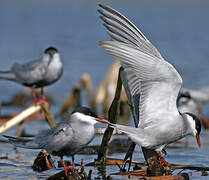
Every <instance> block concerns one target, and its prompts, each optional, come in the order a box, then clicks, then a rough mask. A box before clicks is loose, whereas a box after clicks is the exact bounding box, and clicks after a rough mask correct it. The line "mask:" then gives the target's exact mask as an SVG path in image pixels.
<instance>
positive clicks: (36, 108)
mask: <svg viewBox="0 0 209 180" xmlns="http://www.w3.org/2000/svg"><path fill="white" fill-rule="evenodd" d="M40 109H41V106H40V105H37V106H35V105H32V106H30V107H29V108H27V109H26V110H24V111H22V112H21V113H20V114H18V115H17V116H15V117H14V118H12V119H10V120H9V121H7V122H5V123H4V124H3V125H1V126H0V134H2V133H4V132H6V131H7V130H9V129H10V128H12V127H13V126H15V125H17V124H19V123H20V122H21V121H23V120H25V119H26V118H27V117H28V116H30V115H31V114H33V113H35V112H37V111H39V110H40Z"/></svg>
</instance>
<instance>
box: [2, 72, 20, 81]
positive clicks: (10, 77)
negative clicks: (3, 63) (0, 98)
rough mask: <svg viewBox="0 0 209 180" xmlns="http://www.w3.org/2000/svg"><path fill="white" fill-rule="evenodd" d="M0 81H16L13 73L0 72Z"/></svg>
mask: <svg viewBox="0 0 209 180" xmlns="http://www.w3.org/2000/svg"><path fill="white" fill-rule="evenodd" d="M0 79H4V80H9V81H17V80H16V77H15V75H14V73H12V72H11V71H0Z"/></svg>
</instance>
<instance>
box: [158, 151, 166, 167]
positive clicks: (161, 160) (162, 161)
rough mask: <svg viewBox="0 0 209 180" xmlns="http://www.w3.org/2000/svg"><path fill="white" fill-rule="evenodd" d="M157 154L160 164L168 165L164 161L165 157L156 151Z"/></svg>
mask: <svg viewBox="0 0 209 180" xmlns="http://www.w3.org/2000/svg"><path fill="white" fill-rule="evenodd" d="M158 156H159V158H160V162H161V164H162V165H165V166H168V167H169V165H168V162H167V161H165V159H164V158H163V157H162V156H161V153H160V152H158Z"/></svg>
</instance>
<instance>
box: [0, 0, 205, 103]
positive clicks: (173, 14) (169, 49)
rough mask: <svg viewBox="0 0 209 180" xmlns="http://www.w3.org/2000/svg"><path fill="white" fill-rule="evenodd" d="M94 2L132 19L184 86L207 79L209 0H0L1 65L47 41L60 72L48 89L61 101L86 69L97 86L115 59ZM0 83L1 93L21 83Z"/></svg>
mask: <svg viewBox="0 0 209 180" xmlns="http://www.w3.org/2000/svg"><path fill="white" fill-rule="evenodd" d="M98 3H104V4H106V5H110V6H111V7H113V8H115V9H117V10H118V11H120V12H121V13H123V14H124V15H126V16H127V17H128V18H129V19H130V20H131V21H132V22H134V23H135V24H136V26H137V27H139V28H140V29H141V30H142V32H143V33H144V34H145V35H146V37H147V38H148V39H149V40H150V41H151V42H152V43H153V44H154V45H155V46H156V47H157V49H158V50H159V51H160V52H161V54H162V56H163V57H164V58H165V59H166V60H168V61H169V62H170V63H172V64H173V65H174V66H175V67H176V69H177V70H178V71H179V73H180V74H181V76H182V77H183V80H184V84H183V86H184V87H189V88H199V87H203V86H207V85H209V70H208V68H209V59H208V57H209V36H208V32H209V23H208V18H209V3H206V2H202V3H201V1H200V2H199V3H195V2H190V1H185V2H182V3H180V2H178V1H177V2H170V3H168V1H153V2H152V1H148V2H144V1H128V2H127V1H115V2H111V1H89V2H88V3H87V2H85V1H23V0H20V1H18V2H16V1H1V2H0V69H2V70H6V69H9V68H10V67H11V65H12V64H13V63H14V62H20V63H25V62H28V61H30V60H33V59H36V58H39V57H41V56H42V54H43V52H44V50H45V49H46V48H47V47H48V46H55V47H57V49H58V50H59V52H60V53H61V56H62V59H63V62H64V65H65V66H64V74H63V76H62V78H61V79H60V80H59V81H58V82H57V83H55V84H54V85H52V86H50V87H49V88H48V90H49V91H51V92H53V93H55V94H56V96H58V97H59V99H60V102H62V101H63V100H64V98H66V96H67V94H68V92H69V90H70V89H71V88H72V86H73V85H75V83H77V82H78V80H79V79H80V75H81V74H82V73H84V72H87V73H89V74H90V76H91V78H92V81H93V86H94V89H95V90H96V89H97V87H98V85H99V83H100V82H101V81H102V79H103V78H104V75H105V74H106V72H107V70H108V68H109V66H110V65H111V63H112V62H113V57H112V56H110V55H108V54H107V53H106V52H105V51H104V50H103V49H102V48H100V47H99V46H98V41H100V40H108V39H109V37H108V35H107V34H106V30H105V28H104V27H103V24H102V21H101V20H100V18H99V14H98V12H97V9H98V6H97V5H98ZM0 86H1V87H3V88H0V95H1V96H0V98H1V99H6V98H8V96H11V95H12V94H14V93H15V92H17V91H21V89H22V88H23V87H22V86H21V85H18V84H16V83H13V82H7V81H0Z"/></svg>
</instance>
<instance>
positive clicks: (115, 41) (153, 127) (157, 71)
mask: <svg viewBox="0 0 209 180" xmlns="http://www.w3.org/2000/svg"><path fill="white" fill-rule="evenodd" d="M99 6H100V7H101V8H102V9H99V10H98V11H99V13H100V14H101V15H102V16H101V19H102V20H103V21H104V26H105V27H106V28H107V30H108V34H109V35H110V37H111V39H112V41H101V42H99V45H100V46H101V47H103V48H104V49H105V50H106V51H108V52H109V53H110V54H112V55H113V56H115V57H116V58H117V59H119V60H120V63H121V65H122V67H123V69H124V76H122V77H123V78H125V80H123V83H124V87H125V89H126V92H127V96H128V99H129V101H131V108H132V114H133V117H134V120H135V125H136V127H137V128H134V127H130V126H123V125H118V124H112V126H114V127H115V128H117V129H118V130H120V131H122V132H124V133H125V134H127V136H128V137H129V138H130V139H131V140H132V141H134V142H135V143H137V144H138V145H140V146H142V147H144V148H147V149H153V150H155V151H156V152H158V155H159V156H160V158H161V160H162V161H163V159H162V157H161V155H160V152H161V151H162V150H163V149H164V148H165V146H166V145H168V144H170V143H172V142H175V141H177V140H179V139H181V138H183V137H185V136H187V135H193V136H196V140H197V144H198V146H199V147H200V138H199V134H200V131H201V123H200V120H199V119H198V118H197V117H196V116H195V115H193V114H191V113H182V114H181V113H179V111H178V109H177V106H176V100H177V96H178V93H179V90H180V88H181V85H182V78H181V76H180V75H179V73H178V72H177V71H176V69H175V68H174V67H173V66H172V65H171V64H170V63H168V62H167V61H165V60H164V59H163V57H162V56H161V55H160V53H159V52H158V50H157V49H156V48H155V47H154V46H153V45H152V44H151V43H150V42H149V40H148V39H147V38H146V37H145V36H144V35H143V33H142V32H141V31H140V30H139V29H138V28H137V27H136V26H135V25H134V24H133V23H132V22H131V21H130V20H128V19H127V18H126V17H125V16H123V15H122V14H121V13H119V12H118V11H116V10H114V9H112V8H111V7H108V6H105V5H99ZM136 117H138V118H136ZM163 162H165V161H163Z"/></svg>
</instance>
